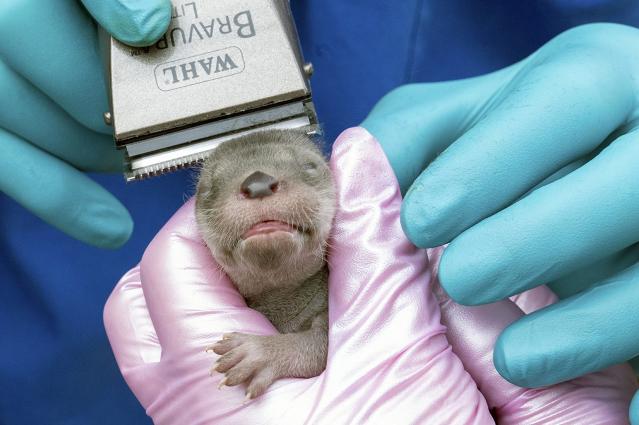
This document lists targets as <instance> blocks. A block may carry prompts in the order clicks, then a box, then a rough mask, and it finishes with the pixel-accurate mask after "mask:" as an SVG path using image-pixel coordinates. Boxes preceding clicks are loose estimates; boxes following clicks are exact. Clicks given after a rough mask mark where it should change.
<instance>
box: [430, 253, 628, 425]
mask: <svg viewBox="0 0 639 425" xmlns="http://www.w3.org/2000/svg"><path fill="white" fill-rule="evenodd" d="M440 254H441V248H438V249H435V250H429V257H430V260H431V261H432V262H433V263H434V264H437V260H438V257H439V255H440ZM433 268H434V271H433V274H434V275H435V276H436V273H437V272H436V267H433ZM433 289H434V290H435V293H436V294H437V295H438V298H439V301H440V305H441V311H442V323H444V324H445V325H446V327H447V328H448V331H447V335H448V338H449V340H450V343H451V345H452V346H453V350H454V351H455V353H456V354H457V355H458V356H459V357H460V358H461V359H462V361H463V362H464V366H465V367H466V369H467V370H468V371H469V372H470V374H471V375H472V376H473V378H474V380H475V381H476V382H477V385H478V387H479V389H480V391H481V392H482V393H483V394H484V396H485V397H486V400H487V402H488V405H489V407H490V408H491V410H492V411H493V412H494V414H495V417H496V419H497V422H498V423H500V424H517V425H519V424H523V423H525V424H544V425H549V424H564V423H588V424H602V425H603V424H609V423H624V422H625V420H626V417H627V406H628V403H629V400H630V396H631V395H632V393H633V391H634V388H635V386H634V385H633V380H632V377H631V376H630V375H629V373H628V372H629V368H628V367H627V365H626V366H625V367H617V368H615V369H609V370H606V371H605V372H601V373H599V374H593V375H589V376H587V377H584V378H581V379H580V380H575V381H571V382H566V383H563V384H559V385H555V386H552V387H547V388H542V389H528V388H521V387H518V386H516V385H513V384H511V383H509V382H507V381H506V380H504V379H503V378H502V377H501V376H500V375H499V374H498V373H497V371H496V370H495V367H494V365H493V347H494V343H495V340H496V339H497V337H498V335H499V334H500V332H501V331H502V330H503V329H504V328H505V327H506V326H508V324H510V323H512V322H513V321H515V320H517V319H519V318H520V317H522V316H523V312H522V311H521V310H519V308H517V306H516V305H515V304H514V303H513V302H511V301H509V300H502V301H498V302H496V303H492V304H488V305H482V306H476V307H467V306H462V305H459V304H456V303H454V302H453V301H451V300H450V298H448V297H447V296H446V294H445V292H444V291H443V290H441V288H440V287H438V282H437V280H436V279H435V281H434V288H433ZM544 292H546V293H544ZM548 293H550V291H549V290H548V289H545V288H544V290H543V291H542V290H541V288H537V290H536V291H534V292H530V293H528V294H526V295H525V298H526V303H527V305H528V306H532V305H535V304H537V305H539V304H542V303H544V302H547V301H548V300H549V294H548ZM537 297H539V298H540V299H539V300H535V298H537ZM523 299H524V297H519V301H522V300H523ZM541 406H543V407H542V408H540V407H541Z"/></svg>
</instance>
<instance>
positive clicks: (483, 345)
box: [104, 128, 632, 425]
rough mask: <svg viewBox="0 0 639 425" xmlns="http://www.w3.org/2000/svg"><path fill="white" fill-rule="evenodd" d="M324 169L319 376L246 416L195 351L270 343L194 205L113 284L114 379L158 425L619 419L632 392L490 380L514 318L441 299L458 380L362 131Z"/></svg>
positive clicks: (417, 255) (619, 380)
mask: <svg viewBox="0 0 639 425" xmlns="http://www.w3.org/2000/svg"><path fill="white" fill-rule="evenodd" d="M331 168H332V170H333V172H334V176H335V181H336V186H337V193H338V204H339V205H338V212H337V216H336V219H335V224H334V229H333V231H334V235H333V238H332V242H331V250H330V258H329V267H330V281H329V354H328V364H327V367H326V370H325V372H324V373H323V374H321V375H320V376H318V377H316V378H311V379H286V380H280V381H277V382H276V383H275V384H274V385H273V386H271V387H270V388H269V390H268V391H267V392H266V393H265V394H264V395H263V396H261V397H259V398H258V399H255V400H253V401H251V402H249V403H248V404H246V405H243V404H242V401H243V400H244V390H243V388H242V387H233V388H223V389H222V390H218V389H217V384H218V382H219V381H220V380H221V378H222V376H221V375H218V374H215V375H213V377H210V376H209V369H210V367H211V365H212V364H213V362H214V360H215V359H216V358H217V356H215V355H212V354H207V353H205V352H204V348H205V347H206V346H208V345H210V344H212V343H214V342H215V341H217V340H218V339H220V337H221V335H222V334H223V333H226V332H233V331H237V332H245V333H255V334H271V333H275V332H276V331H275V329H274V328H273V326H272V325H271V324H270V323H269V322H268V321H267V320H266V319H265V318H264V317H263V316H262V315H260V314H259V313H257V312H256V311H254V310H251V309H249V308H248V307H246V304H245V302H244V300H243V299H242V297H241V296H240V295H239V293H238V292H237V291H236V290H235V288H234V287H233V285H232V284H231V282H230V281H229V280H228V278H227V277H226V276H225V275H224V274H223V273H222V272H221V271H220V270H219V267H218V265H217V264H216V263H215V262H214V260H213V258H212V257H211V254H210V252H209V250H208V249H207V248H206V246H205V245H204V243H203V241H202V240H201V238H200V237H199V235H198V233H197V229H196V225H195V220H194V215H193V202H192V201H189V202H187V203H186V205H184V207H182V208H181V209H180V210H179V211H178V212H177V213H176V214H175V215H174V216H173V218H171V220H169V222H168V223H167V224H166V225H165V227H164V228H163V229H162V230H161V231H160V232H159V233H158V235H157V236H156V237H155V239H154V240H153V241H152V242H151V244H150V245H149V247H148V248H147V250H146V252H145V254H144V257H143V258H142V261H141V263H140V265H139V266H138V267H136V268H134V269H133V270H131V271H130V272H129V273H127V274H126V275H125V276H124V277H123V278H122V280H121V281H120V282H119V283H118V285H117V286H116V288H115V289H114V291H113V293H112V294H111V297H110V298H109V300H108V301H107V305H106V307H105V312H104V320H105V325H106V329H107V333H108V336H109V340H110V342H111V345H112V347H113V351H114V353H115V356H116V359H117V362H118V365H119V367H120V370H121V371H122V374H123V376H124V378H125V379H126V381H127V383H128V385H129V386H130V387H131V389H132V390H133V392H134V393H135V395H136V397H137V398H138V400H139V401H140V403H141V404H142V405H143V406H144V408H145V409H146V411H147V413H148V414H149V416H151V417H152V418H153V420H154V421H155V422H156V423H157V424H178V425H184V424H189V425H190V424H258V423H259V424H304V423H308V424H331V425H338V424H377V423H396V424H402V425H403V424H411V423H416V424H447V425H449V424H464V425H466V424H492V423H494V420H493V418H492V417H491V414H490V412H489V405H490V407H494V408H495V409H494V413H495V414H496V416H497V418H498V422H499V423H512V424H526V423H543V424H559V423H588V424H598V423H602V424H603V423H605V424H617V423H624V421H626V420H627V419H626V418H627V406H628V403H629V397H630V395H631V394H632V388H631V387H632V384H631V383H630V382H631V381H632V380H631V379H628V378H627V377H626V376H625V375H623V376H622V374H619V375H614V374H612V373H611V372H607V373H603V374H600V376H593V377H592V379H590V380H589V381H588V382H582V383H574V384H566V385H570V386H569V387H561V386H559V387H552V388H549V389H547V390H521V389H518V388H515V387H514V386H512V385H511V384H508V383H506V382H505V381H503V380H502V379H501V378H499V376H498V375H497V373H496V372H495V370H494V368H493V367H492V361H491V359H492V351H491V350H492V344H493V342H494V340H495V338H496V336H497V335H498V333H499V332H500V331H501V329H503V327H505V326H506V325H507V324H508V323H510V321H511V320H513V319H514V316H515V315H516V314H521V313H520V312H519V313H518V312H517V311H514V310H513V308H512V307H513V304H512V303H510V304H507V305H506V306H505V308H502V307H503V306H501V305H497V306H495V308H493V309H492V311H484V312H481V313H480V314H473V313H470V314H466V313H464V310H466V309H468V310H472V309H474V307H470V308H469V307H463V308H461V309H460V311H459V312H456V310H455V308H454V307H452V305H453V304H452V303H450V302H446V301H445V300H442V303H443V307H444V309H448V311H450V312H453V313H454V314H451V317H450V320H451V326H452V325H453V324H456V325H458V326H457V328H456V327H455V326H452V327H451V329H452V333H453V334H452V335H451V338H452V340H453V341H455V342H456V348H455V350H456V351H457V352H458V353H459V354H460V356H461V359H463V361H464V363H466V368H467V370H468V371H469V372H470V373H469V372H467V371H466V369H465V368H464V365H463V364H462V360H460V356H458V355H456V354H455V353H453V350H452V349H451V345H450V343H449V341H448V339H447V337H446V334H445V328H444V326H442V325H441V323H440V308H439V304H438V300H437V299H436V297H435V296H434V295H433V293H432V292H431V291H430V287H429V282H431V275H430V270H429V263H428V259H427V255H426V252H425V251H423V250H418V249H416V248H415V247H414V246H413V245H412V244H411V243H410V242H408V240H407V239H406V238H405V236H404V234H403V232H402V229H401V226H400V223H399V210H400V204H401V195H400V191H399V187H398V185H397V182H396V179H395V177H394V175H393V172H392V170H391V168H390V165H389V164H388V162H387V161H386V158H385V156H384V154H383V152H382V150H381V148H380V147H379V145H378V144H377V142H376V141H375V140H374V139H373V138H372V137H371V136H370V135H369V134H368V133H367V132H366V131H365V130H363V129H361V128H355V129H350V130H347V131H346V132H344V133H343V134H342V135H341V136H340V137H339V139H338V140H337V141H336V142H335V145H334V148H333V155H332V159H331ZM440 299H441V298H440ZM513 311H514V312H513ZM515 313H516V314H515ZM458 316H459V317H458ZM504 318H505V319H504ZM624 373H625V371H624ZM471 374H472V377H471ZM628 376H631V375H628ZM475 382H478V383H479V385H480V389H481V392H480V390H479V389H478V388H477V384H476V383H475ZM482 393H483V394H482ZM484 396H486V398H484ZM486 399H488V404H487V402H486ZM564 418H568V419H564ZM577 418H581V419H583V418H587V420H586V422H579V421H577V422H575V420H576V419H577Z"/></svg>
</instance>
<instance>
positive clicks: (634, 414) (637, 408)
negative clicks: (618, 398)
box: [630, 391, 639, 425]
mask: <svg viewBox="0 0 639 425" xmlns="http://www.w3.org/2000/svg"><path fill="white" fill-rule="evenodd" d="M630 423H631V425H639V391H638V392H636V393H635V396H634V397H633V398H632V403H631V404H630Z"/></svg>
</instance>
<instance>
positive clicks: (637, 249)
mask: <svg viewBox="0 0 639 425" xmlns="http://www.w3.org/2000/svg"><path fill="white" fill-rule="evenodd" d="M638 262H639V243H637V244H634V245H632V246H630V247H628V248H626V249H622V250H621V251H619V252H615V253H614V254H612V255H609V256H607V257H605V258H603V259H601V260H598V261H593V262H592V263H591V264H587V265H585V266H584V267H580V268H579V269H577V270H575V271H573V272H572V273H568V274H566V275H564V276H561V277H560V278H558V279H555V280H554V281H552V282H550V283H548V286H549V287H550V288H552V290H553V291H554V292H555V293H556V294H557V295H559V297H560V298H568V297H569V296H571V295H574V294H576V293H578V292H581V291H583V290H586V289H588V288H591V287H593V286H595V285H597V284H599V283H601V282H602V281H604V280H606V279H608V278H609V277H611V276H613V275H615V274H617V273H619V272H621V271H623V270H625V269H627V268H628V267H630V266H631V265H633V264H635V263H638Z"/></svg>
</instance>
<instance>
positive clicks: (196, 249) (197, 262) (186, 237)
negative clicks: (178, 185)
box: [140, 200, 275, 353]
mask: <svg viewBox="0 0 639 425" xmlns="http://www.w3.org/2000/svg"><path fill="white" fill-rule="evenodd" d="M140 267H141V273H142V283H143V288H144V295H145V298H146V301H147V305H148V306H149V311H150V314H151V318H152V319H153V323H154V324H155V329H156V330H157V333H158V337H159V339H160V343H161V344H162V348H163V350H165V352H168V351H174V350H175V352H176V353H179V352H181V351H183V350H194V351H195V352H198V353H199V352H202V350H203V348H204V347H206V346H208V345H210V344H211V343H213V342H215V341H216V340H219V339H220V338H221V337H222V334H224V333H227V332H233V331H238V332H243V333H249V334H269V333H274V332H275V329H274V328H273V325H271V323H270V322H269V321H268V320H267V319H266V318H265V317H264V316H262V315H261V314H260V313H258V312H257V311H255V310H253V309H250V308H248V307H247V306H246V303H245V301H244V299H243V298H242V296H241V295H240V294H239V292H238V291H237V289H236V288H235V287H234V286H233V284H232V283H231V281H230V280H229V278H228V277H227V276H226V274H224V272H223V271H222V270H221V269H220V266H219V265H217V263H216V262H215V260H214V259H213V256H212V255H211V251H210V250H209V249H208V248H207V246H206V245H205V243H204V241H202V239H201V237H200V236H199V233H198V230H197V224H196V223H195V215H194V202H193V200H190V201H188V202H187V203H186V204H185V205H184V206H183V207H182V208H180V210H178V211H177V212H176V213H175V214H174V215H173V217H172V218H171V219H170V220H169V221H168V222H167V224H166V225H165V226H164V227H163V228H162V230H160V232H159V233H158V234H157V235H156V236H155V238H154V239H153V241H152V242H151V243H150V244H149V246H148V248H147V249H146V251H145V253H144V256H143V258H142V262H141V265H140Z"/></svg>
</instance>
